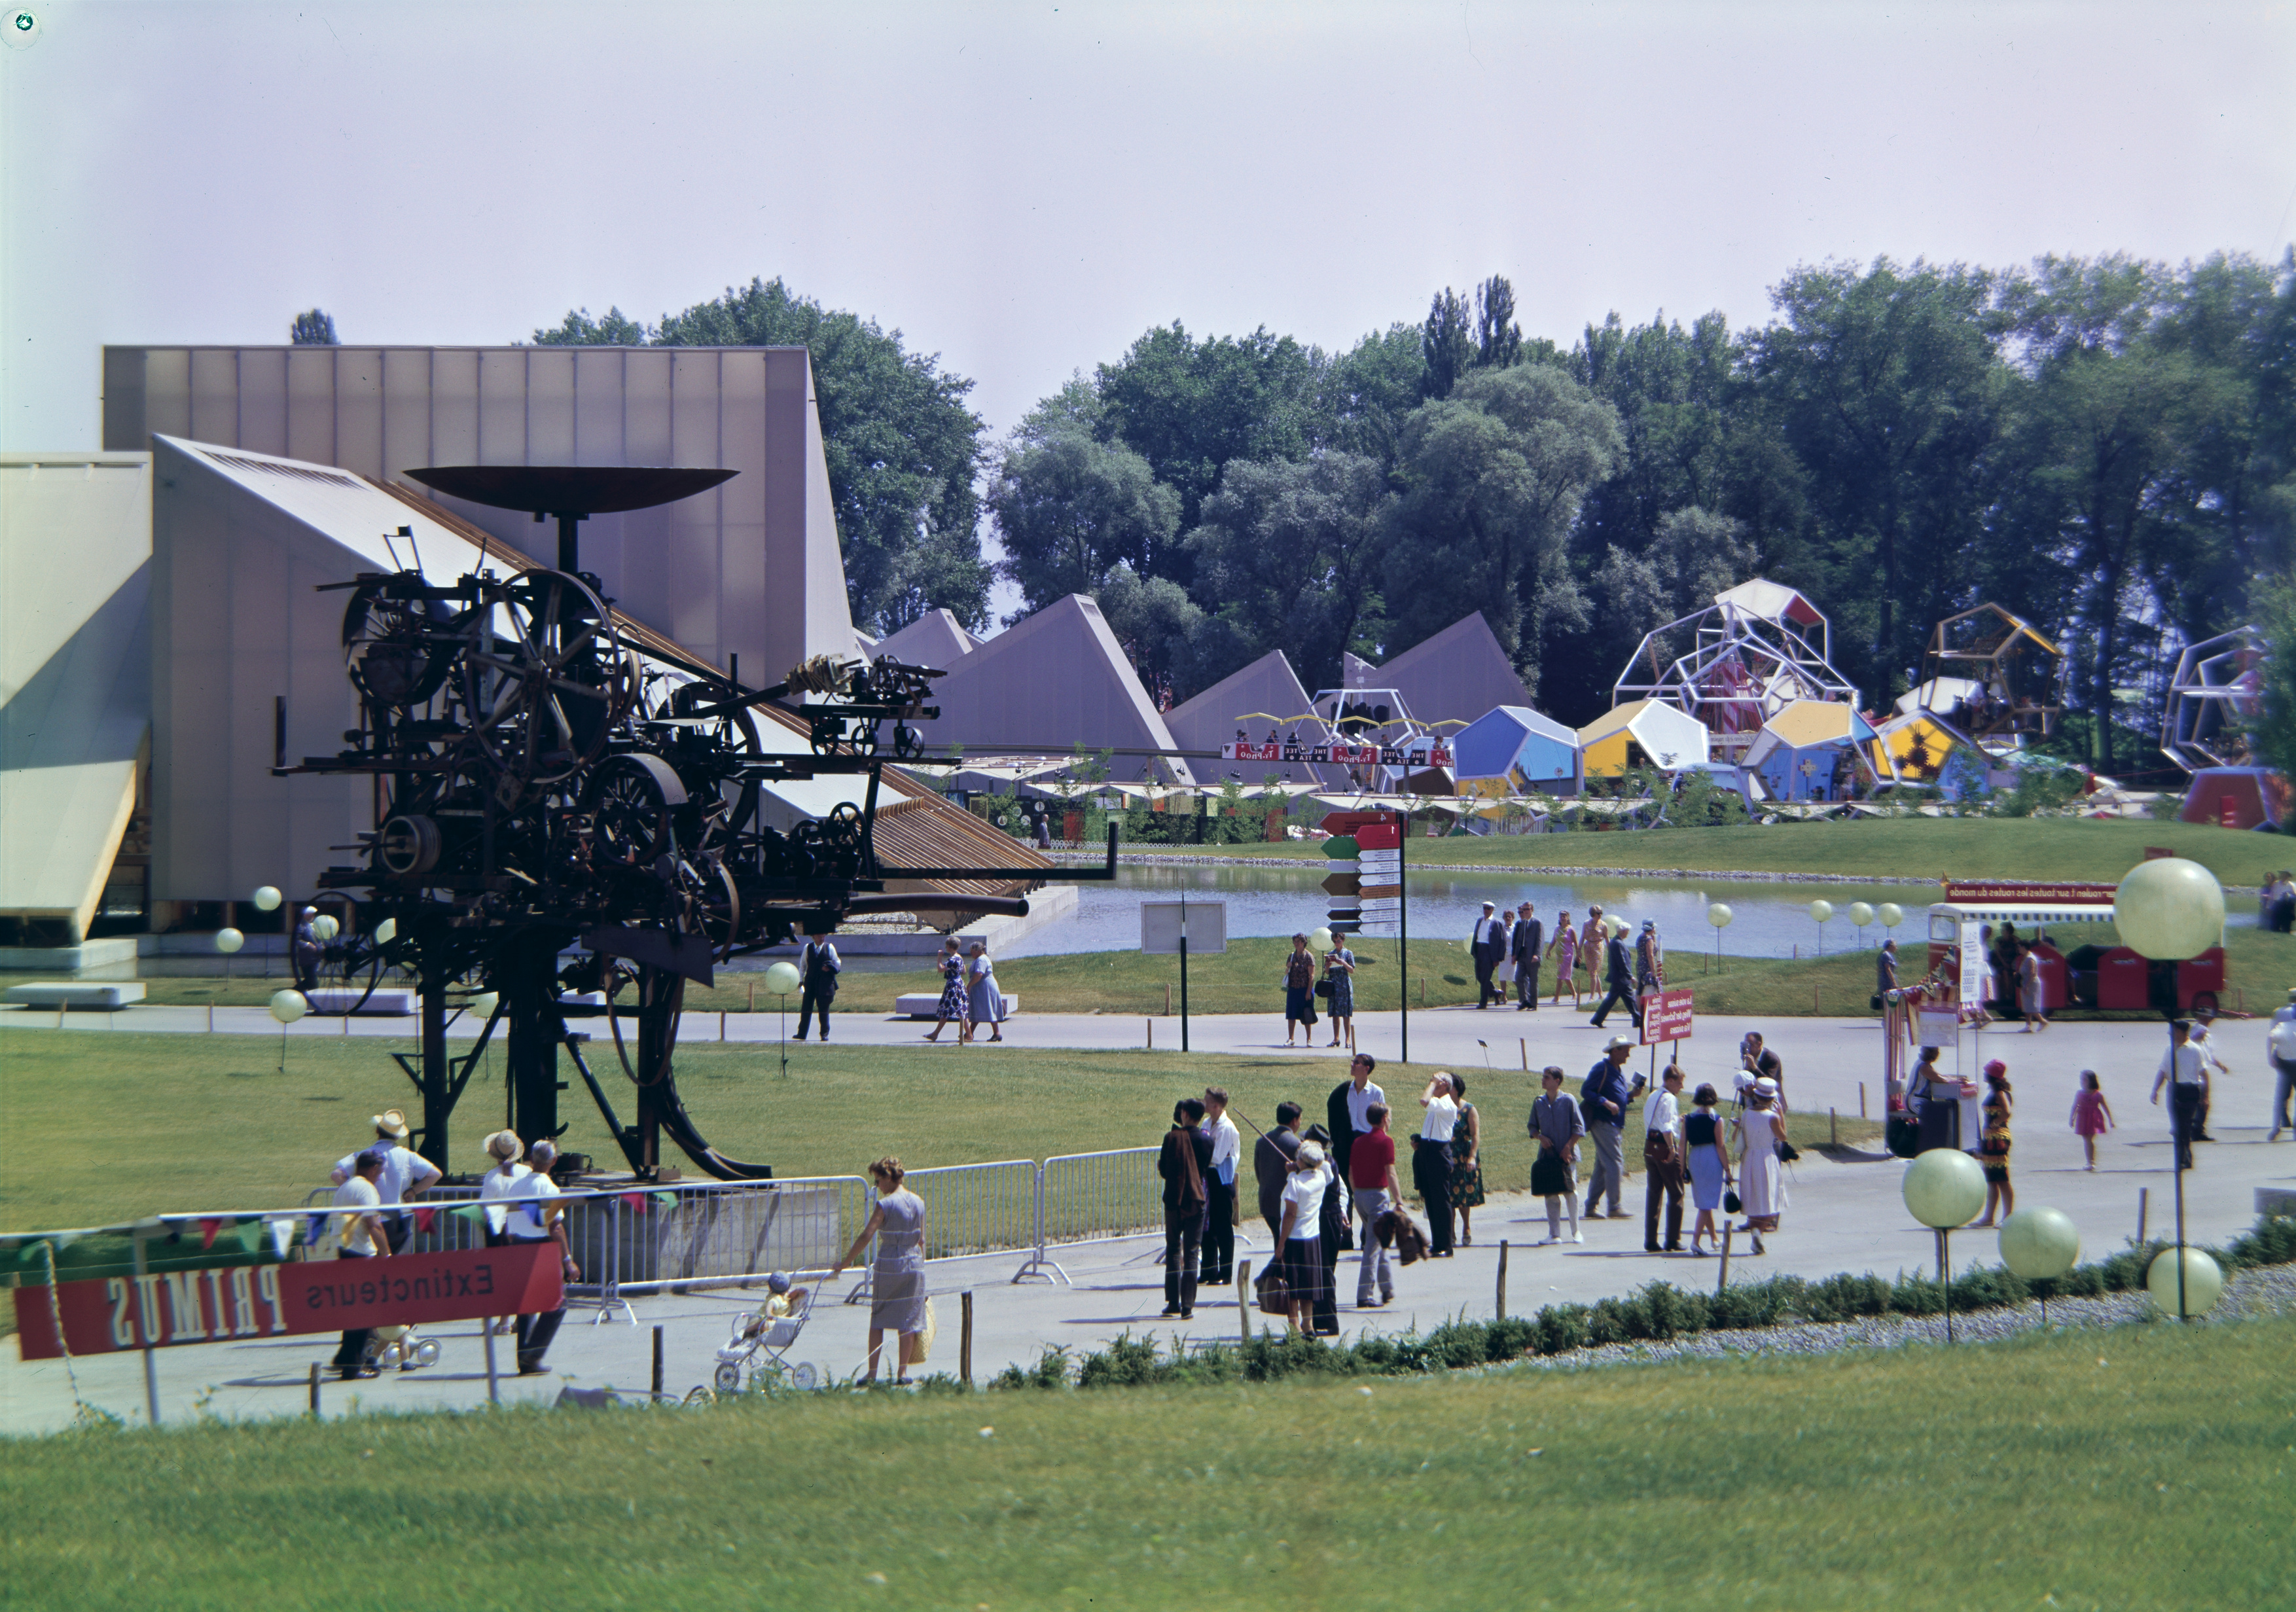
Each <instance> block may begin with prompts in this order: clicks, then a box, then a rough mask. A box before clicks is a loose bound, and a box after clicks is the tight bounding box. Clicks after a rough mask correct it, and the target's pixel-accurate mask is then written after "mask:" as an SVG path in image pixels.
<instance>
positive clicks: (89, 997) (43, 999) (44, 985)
mask: <svg viewBox="0 0 2296 1612" xmlns="http://www.w3.org/2000/svg"><path fill="white" fill-rule="evenodd" d="M8 1000H9V1001H10V1002H21V1004H22V1005H24V1006H25V1007H28V1008H91V1009H96V1010H99V1011H103V1012H107V1013H108V1012H112V1011H117V1010H119V1009H120V1008H124V1007H126V1006H127V1005H128V1003H130V1002H141V1001H143V984H142V982H140V981H137V980H133V979H128V980H119V981H114V982H112V983H110V984H98V983H96V982H94V981H92V980H70V979H56V980H40V981H36V982H35V983H33V984H31V985H20V986H9V987H8Z"/></svg>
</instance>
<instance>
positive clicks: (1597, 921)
mask: <svg viewBox="0 0 2296 1612" xmlns="http://www.w3.org/2000/svg"><path fill="white" fill-rule="evenodd" d="M1610 938H1611V926H1610V924H1609V923H1608V922H1607V921H1605V920H1604V919H1603V909H1602V908H1600V907H1588V908H1587V921H1586V923H1585V924H1584V925H1582V926H1581V927H1580V929H1579V962H1580V963H1581V964H1583V965H1584V966H1585V968H1586V970H1587V995H1589V996H1600V995H1601V994H1603V987H1602V978H1603V943H1604V942H1605V941H1607V940H1609V939H1610Z"/></svg>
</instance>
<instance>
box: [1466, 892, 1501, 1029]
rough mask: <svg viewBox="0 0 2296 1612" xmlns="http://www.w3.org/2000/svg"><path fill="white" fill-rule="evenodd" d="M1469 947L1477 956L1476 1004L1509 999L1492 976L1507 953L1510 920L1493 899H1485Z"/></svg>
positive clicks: (1481, 1005) (1484, 1005)
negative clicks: (1501, 914) (1508, 920)
mask: <svg viewBox="0 0 2296 1612" xmlns="http://www.w3.org/2000/svg"><path fill="white" fill-rule="evenodd" d="M1467 949H1468V951H1469V952H1470V953H1472V954H1473V956H1474V960H1475V1006H1477V1007H1478V1008H1487V1007H1488V1006H1490V1005H1491V1000H1492V998H1494V997H1496V998H1497V999H1498V1000H1499V1001H1500V1002H1505V1000H1506V992H1505V990H1503V989H1502V988H1500V986H1498V984H1497V982H1496V981H1494V980H1493V979H1492V978H1491V974H1492V972H1493V971H1494V970H1497V967H1498V966H1499V960H1500V959H1501V958H1503V957H1505V955H1506V954H1507V921H1506V920H1505V919H1504V918H1501V917H1500V916H1499V915H1498V908H1497V906H1496V905H1494V904H1492V903H1490V902H1488V901H1487V902H1485V903H1483V915H1482V916H1481V917H1480V918H1478V919H1476V920H1475V933H1474V935H1473V937H1472V938H1471V939H1470V940H1469V941H1468V942H1467Z"/></svg>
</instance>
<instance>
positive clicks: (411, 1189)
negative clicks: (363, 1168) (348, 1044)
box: [328, 1109, 439, 1254]
mask: <svg viewBox="0 0 2296 1612" xmlns="http://www.w3.org/2000/svg"><path fill="white" fill-rule="evenodd" d="M372 1123H373V1125H374V1140H373V1141H371V1142H369V1143H368V1144H367V1150H368V1151H380V1152H381V1154H382V1156H383V1160H382V1174H381V1176H379V1177H378V1178H377V1179H376V1181H375V1191H378V1192H380V1193H381V1194H382V1201H383V1203H384V1204H385V1205H386V1206H388V1205H391V1204H403V1203H405V1202H406V1201H407V1200H408V1199H411V1198H413V1197H414V1195H415V1194H416V1193H418V1192H425V1191H429V1190H430V1188H432V1187H434V1186H436V1185H438V1183H439V1166H437V1165H434V1164H432V1163H431V1162H430V1160H429V1159H427V1158H423V1157H422V1154H420V1153H417V1152H416V1151H414V1150H413V1149H412V1148H410V1147H408V1146H407V1145H406V1138H407V1135H408V1132H407V1126H406V1115H405V1114H403V1113H401V1112H399V1110H398V1109H384V1110H383V1111H382V1112H381V1113H380V1114H378V1115H376V1116H375V1117H374V1118H373V1122H372ZM358 1158H359V1155H358V1154H357V1153H346V1154H344V1155H343V1156H342V1157H341V1158H338V1159H337V1160H335V1167H334V1169H333V1170H332V1172H330V1174H329V1175H328V1179H329V1180H330V1181H332V1182H334V1183H335V1185H337V1186H341V1185H342V1184H343V1183H344V1182H347V1181H348V1180H349V1179H350V1178H351V1176H352V1174H354V1173H355V1172H356V1170H357V1164H358ZM382 1227H383V1231H384V1232H385V1234H386V1235H387V1236H388V1238H389V1242H390V1251H391V1252H392V1253H394V1254H398V1253H402V1252H404V1251H405V1249H406V1244H407V1241H408V1240H409V1239H411V1238H412V1237H413V1236H414V1220H413V1219H412V1217H410V1216H408V1215H406V1214H403V1213H401V1214H396V1215H384V1216H383V1217H382Z"/></svg>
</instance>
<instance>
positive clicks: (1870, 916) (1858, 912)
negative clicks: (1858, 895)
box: [1849, 901, 1874, 929]
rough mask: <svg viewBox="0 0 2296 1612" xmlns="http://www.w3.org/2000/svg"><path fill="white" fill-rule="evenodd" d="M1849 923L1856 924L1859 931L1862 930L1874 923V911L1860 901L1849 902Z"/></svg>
mask: <svg viewBox="0 0 2296 1612" xmlns="http://www.w3.org/2000/svg"><path fill="white" fill-rule="evenodd" d="M1849 921H1850V922H1852V923H1854V924H1856V925H1857V927H1858V928H1859V929H1864V928H1865V927H1866V925H1867V924H1869V923H1871V922H1873V921H1874V909H1873V908H1872V907H1871V906H1869V905H1867V904H1866V903H1865V902H1862V901H1853V902H1851V903H1850V904H1849Z"/></svg>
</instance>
